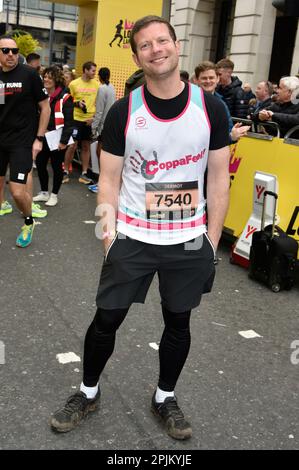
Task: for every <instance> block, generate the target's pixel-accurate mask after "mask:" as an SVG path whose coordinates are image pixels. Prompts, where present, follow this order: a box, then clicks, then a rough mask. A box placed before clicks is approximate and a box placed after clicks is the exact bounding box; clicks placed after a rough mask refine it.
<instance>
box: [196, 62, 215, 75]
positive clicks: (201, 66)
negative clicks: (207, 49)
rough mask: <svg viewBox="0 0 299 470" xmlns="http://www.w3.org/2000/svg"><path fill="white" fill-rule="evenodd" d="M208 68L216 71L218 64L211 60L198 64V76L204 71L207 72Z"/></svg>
mask: <svg viewBox="0 0 299 470" xmlns="http://www.w3.org/2000/svg"><path fill="white" fill-rule="evenodd" d="M207 70H215V72H216V65H215V64H214V62H210V61H209V60H204V61H203V62H200V64H198V65H197V66H196V67H195V69H194V73H195V76H196V78H198V77H199V75H200V74H201V73H202V72H206V71H207Z"/></svg>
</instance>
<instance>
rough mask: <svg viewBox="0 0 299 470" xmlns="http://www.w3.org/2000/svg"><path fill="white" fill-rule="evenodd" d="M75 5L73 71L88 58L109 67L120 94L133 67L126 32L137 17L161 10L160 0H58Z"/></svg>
mask: <svg viewBox="0 0 299 470" xmlns="http://www.w3.org/2000/svg"><path fill="white" fill-rule="evenodd" d="M52 3H53V2H52ZM55 3H68V4H73V5H79V7H80V13H79V23H78V34H77V46H76V72H77V74H78V75H80V74H81V73H82V65H83V64H84V62H87V61H89V60H91V61H93V62H95V63H96V64H97V66H98V68H100V67H108V68H109V69H110V71H111V83H112V84H113V85H114V86H115V89H116V94H117V97H118V98H120V97H121V96H123V93H124V87H125V82H126V80H127V78H128V77H129V76H130V75H132V74H133V73H134V72H135V70H136V69H137V67H136V64H135V63H134V62H133V59H132V52H131V49H130V44H129V42H130V34H131V31H132V28H133V26H134V23H135V21H136V20H137V19H139V18H141V17H142V16H146V15H159V16H161V14H162V8H163V0H142V1H140V0H127V1H126V0H59V1H56V2H55Z"/></svg>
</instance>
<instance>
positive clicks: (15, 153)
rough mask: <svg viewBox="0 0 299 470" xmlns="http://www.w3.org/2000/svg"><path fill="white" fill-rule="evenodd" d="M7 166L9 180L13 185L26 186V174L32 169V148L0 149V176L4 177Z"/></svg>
mask: <svg viewBox="0 0 299 470" xmlns="http://www.w3.org/2000/svg"><path fill="white" fill-rule="evenodd" d="M8 166H9V173H10V176H9V180H10V181H12V182H13V183H20V184H26V182H27V176H28V173H30V171H31V169H32V147H25V148H24V147H22V148H20V147H13V148H9V147H6V148H4V147H1V146H0V176H5V175H6V171H7V167H8Z"/></svg>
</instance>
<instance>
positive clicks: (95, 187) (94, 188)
mask: <svg viewBox="0 0 299 470" xmlns="http://www.w3.org/2000/svg"><path fill="white" fill-rule="evenodd" d="M88 189H89V191H91V192H92V193H95V194H97V193H98V185H97V184H90V185H89V186H88Z"/></svg>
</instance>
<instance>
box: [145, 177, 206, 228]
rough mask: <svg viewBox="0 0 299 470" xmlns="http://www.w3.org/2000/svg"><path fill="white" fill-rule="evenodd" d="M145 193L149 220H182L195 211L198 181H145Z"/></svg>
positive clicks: (192, 214)
mask: <svg viewBox="0 0 299 470" xmlns="http://www.w3.org/2000/svg"><path fill="white" fill-rule="evenodd" d="M145 194H146V196H145V200H146V214H147V218H148V219H149V220H182V219H186V218H189V217H192V216H194V215H195V213H196V211H197V207H198V181H187V182H184V183H146V185H145Z"/></svg>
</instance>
